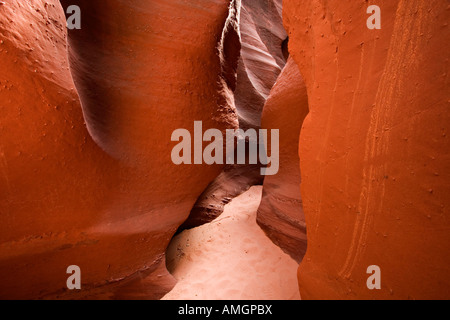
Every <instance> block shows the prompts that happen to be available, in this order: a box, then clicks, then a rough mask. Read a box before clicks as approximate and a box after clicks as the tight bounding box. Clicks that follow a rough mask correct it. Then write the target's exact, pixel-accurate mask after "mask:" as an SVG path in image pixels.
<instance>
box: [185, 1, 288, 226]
mask: <svg viewBox="0 0 450 320" xmlns="http://www.w3.org/2000/svg"><path fill="white" fill-rule="evenodd" d="M235 4H236V13H237V17H238V21H239V23H238V26H237V27H238V28H237V30H238V33H239V43H238V44H236V43H235V44H234V45H230V46H229V47H235V48H238V49H239V53H240V56H239V64H238V66H237V70H236V76H237V79H236V86H235V87H234V89H235V90H234V101H235V105H236V112H237V115H238V118H239V127H240V128H241V129H243V130H247V129H249V128H253V129H259V128H260V127H261V116H262V111H263V108H264V104H265V102H266V100H267V98H268V96H269V93H270V89H271V88H272V87H273V85H274V84H275V81H276V80H277V77H278V75H279V74H280V72H281V70H282V69H283V68H284V65H285V64H286V60H285V57H284V55H283V41H284V40H285V39H286V37H287V34H286V31H285V30H284V28H283V21H282V17H281V14H282V1H281V0H270V1H254V0H241V1H236V3H235ZM232 60H233V59H232ZM233 61H234V60H233ZM263 181H264V176H262V175H261V174H260V165H228V166H226V167H225V169H224V170H223V172H222V173H221V174H220V175H219V176H218V177H217V179H215V180H214V181H213V182H212V183H211V184H210V185H209V186H208V188H207V189H206V190H205V191H204V192H203V194H202V195H201V196H200V198H199V199H198V201H197V202H196V204H195V205H194V208H193V209H192V211H191V214H190V216H189V218H188V219H187V220H186V222H185V223H184V224H183V225H182V226H181V228H180V229H189V228H193V227H197V226H200V225H202V224H204V223H208V222H211V221H213V220H214V219H216V218H217V217H218V216H220V215H221V214H222V212H223V209H224V206H225V204H227V203H228V202H230V201H231V200H232V199H233V198H235V197H237V196H239V195H240V194H242V193H243V192H245V191H247V190H248V189H249V188H250V187H251V186H253V185H261V184H262V183H263Z"/></svg>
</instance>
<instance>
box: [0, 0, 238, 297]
mask: <svg viewBox="0 0 450 320" xmlns="http://www.w3.org/2000/svg"><path fill="white" fill-rule="evenodd" d="M62 2H63V4H64V5H65V4H71V3H69V1H62ZM78 5H79V6H80V7H81V10H82V29H81V30H73V31H71V32H70V41H69V42H70V47H69V48H68V47H67V39H66V38H67V37H66V28H65V17H64V14H63V9H62V8H61V5H60V4H59V2H58V1H56V0H48V1H45V2H40V1H38V2H33V3H28V2H26V3H25V2H23V1H18V0H11V1H8V2H5V3H3V4H1V5H0V40H1V42H0V56H1V61H2V62H1V66H0V68H1V72H0V83H1V84H0V108H1V114H2V116H1V118H0V132H1V135H0V159H1V161H0V171H1V174H0V298H7V299H13V298H87V297H89V298H98V297H100V298H158V297H161V296H162V295H163V294H165V293H166V292H167V291H168V290H169V289H170V288H171V287H172V286H173V284H174V280H173V278H172V277H171V276H170V275H169V274H168V273H167V271H166V269H165V266H164V251H165V249H166V247H167V245H168V243H169V241H170V239H171V237H172V235H173V233H174V232H175V230H176V229H177V228H178V226H179V225H180V224H181V223H182V221H183V220H185V219H186V217H187V216H188V214H189V210H190V209H191V208H192V206H193V204H194V202H195V200H196V199H197V198H198V196H199V195H200V193H201V192H202V191H203V190H204V189H205V188H206V186H207V185H208V184H209V183H210V182H211V181H212V180H213V179H214V178H215V177H216V176H217V174H218V173H219V172H220V171H221V169H222V168H221V167H219V166H212V167H210V166H175V165H173V164H172V161H171V158H170V156H171V150H172V148H173V147H174V145H175V144H176V143H171V141H170V139H171V134H172V132H173V130H175V129H178V128H186V129H189V130H191V131H192V128H193V124H194V121H195V120H203V126H204V128H205V129H207V128H209V127H214V128H222V129H225V128H234V127H235V126H236V124H237V117H236V115H235V113H234V106H233V105H232V104H229V103H228V101H229V100H230V99H229V98H230V97H229V89H228V88H227V86H226V85H224V83H227V81H229V79H227V80H225V75H224V74H223V72H224V70H225V69H226V68H224V66H222V65H221V62H220V59H219V52H218V50H217V47H220V46H219V44H220V43H221V39H222V38H223V35H222V31H223V28H224V25H225V21H226V19H227V17H228V5H229V2H228V1H222V0H196V1H189V2H174V1H163V0H159V1H149V2H146V3H143V2H142V1H127V2H124V1H107V2H97V1H94V2H92V1H78ZM64 7H65V6H64ZM200 25H201V26H202V28H201V29H200V28H199V27H198V26H200ZM221 49H224V48H221ZM68 52H69V53H70V66H69V61H68V57H67V56H68V54H67V53H68ZM226 70H228V69H226ZM72 75H73V77H74V79H75V83H76V86H75V85H74V82H73V80H72ZM78 96H80V98H81V103H82V105H83V112H84V116H85V119H86V124H87V127H88V129H89V132H88V130H87V129H86V126H85V123H84V121H85V120H84V118H83V113H82V108H81V103H80V99H79V98H78ZM70 265H78V266H80V267H81V271H82V288H83V290H82V291H81V293H79V294H77V293H74V292H68V291H67V289H66V279H67V277H68V276H69V275H67V274H66V269H67V267H68V266H70Z"/></svg>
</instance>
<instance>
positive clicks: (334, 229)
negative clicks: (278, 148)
mask: <svg viewBox="0 0 450 320" xmlns="http://www.w3.org/2000/svg"><path fill="white" fill-rule="evenodd" d="M370 4H376V5H378V6H380V8H381V13H382V28H381V30H369V29H368V28H367V27H366V20H367V18H368V17H369V15H368V14H366V10H367V7H368V6H369V5H370ZM449 9H450V8H449V3H448V1H445V0H429V1H421V0H395V1H393V0H379V1H376V2H375V1H362V0H360V1H341V0H329V1H320V0H285V1H284V21H285V26H286V28H287V29H288V31H289V36H290V45H289V47H290V52H291V54H292V56H293V58H294V60H295V61H296V62H297V64H298V66H299V68H300V71H301V73H302V75H303V76H304V79H305V82H306V86H307V90H308V96H309V105H310V114H309V116H308V117H307V118H306V120H305V123H304V127H303V130H302V132H301V139H300V144H299V145H300V158H301V170H302V186H301V188H302V197H303V203H304V210H305V215H306V222H307V228H308V252H307V254H306V256H305V259H304V260H303V263H302V264H301V267H300V270H299V283H300V291H301V294H302V297H303V298H304V299H356V298H367V299H372V298H375V299H422V298H425V299H431V298H441V299H448V298H450V267H449V265H450V258H449V255H448V253H449V250H450V234H449V227H450V224H449V220H448V215H449V212H448V208H449V204H450V198H449V197H448V195H449V194H450V179H449V178H450V177H449V175H450V165H449V163H450V162H449V152H450V145H449V139H448V128H449V124H450V113H449V112H448V109H449V104H450V100H449V92H450V90H449V89H450V88H449V77H448V70H449V65H448V61H449V42H448V39H449V27H448V21H449V18H450V16H449V15H450V10H449ZM371 265H378V266H379V267H380V268H381V284H382V288H381V290H373V291H371V290H368V288H367V286H366V280H367V278H368V277H369V275H368V274H366V271H367V268H368V266H371Z"/></svg>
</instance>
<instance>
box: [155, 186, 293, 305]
mask: <svg viewBox="0 0 450 320" xmlns="http://www.w3.org/2000/svg"><path fill="white" fill-rule="evenodd" d="M261 195H262V187H260V186H258V187H252V188H251V189H250V190H249V191H247V192H246V193H244V194H242V195H241V196H239V197H238V198H235V199H234V200H233V201H232V202H231V203H229V204H228V205H227V206H226V207H225V211H224V213H223V214H222V215H221V216H220V217H219V218H218V219H216V220H215V221H213V222H212V223H209V224H206V225H203V226H201V227H198V228H195V229H191V230H186V231H184V232H182V233H181V234H179V235H177V236H176V237H175V238H174V240H173V241H172V243H171V245H170V247H169V248H168V250H167V267H168V269H169V271H170V272H171V273H172V274H173V276H174V277H175V278H176V279H177V280H178V283H177V285H176V286H175V288H174V289H173V290H172V291H171V292H170V293H168V294H167V295H166V296H165V297H164V298H163V300H181V299H183V300H184V299H186V300H225V299H226V300H299V299H300V295H299V290H298V284H297V278H296V277H297V267H298V264H297V263H296V262H295V261H294V260H293V259H292V258H291V257H290V256H289V255H287V254H285V253H284V252H283V251H282V250H281V249H280V248H279V247H277V246H276V245H274V244H273V243H272V242H271V241H270V240H269V238H267V236H266V235H265V234H264V232H263V231H262V230H261V228H260V227H259V226H258V225H257V223H256V211H257V209H258V205H259V203H260V201H261Z"/></svg>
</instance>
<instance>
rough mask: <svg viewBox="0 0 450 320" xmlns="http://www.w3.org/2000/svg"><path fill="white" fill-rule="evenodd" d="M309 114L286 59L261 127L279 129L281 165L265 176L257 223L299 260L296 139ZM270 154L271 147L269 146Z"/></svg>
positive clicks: (302, 240)
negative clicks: (275, 170) (271, 174)
mask: <svg viewBox="0 0 450 320" xmlns="http://www.w3.org/2000/svg"><path fill="white" fill-rule="evenodd" d="M307 114H308V96H307V93H306V87H305V84H304V82H303V79H302V76H301V74H300V72H299V70H298V67H297V65H296V63H295V62H294V60H293V59H292V58H289V60H288V62H287V64H286V67H285V68H284V69H283V71H282V73H281V74H280V76H279V78H278V80H277V82H276V84H275V86H274V87H273V89H272V91H271V93H270V96H269V98H268V100H267V102H266V105H265V106H264V112H263V117H262V128H264V129H277V130H280V141H279V149H280V168H279V171H278V173H277V174H276V175H274V176H267V177H265V179H264V189H263V198H262V201H261V205H260V207H259V209H258V216H257V222H258V224H259V225H260V226H261V228H262V229H263V230H264V231H265V232H266V234H267V235H268V237H269V238H270V239H272V241H273V242H274V243H275V244H277V245H278V246H279V247H281V248H282V249H283V250H285V251H286V252H287V253H288V254H289V255H291V256H292V257H293V258H294V259H295V260H296V261H298V262H300V261H301V260H302V258H303V256H304V255H305V252H306V223H305V216H304V214H303V207H302V199H301V195H300V185H299V182H300V181H301V177H300V163H299V155H298V141H299V135H300V129H301V126H302V123H303V120H304V119H305V117H306V115H307ZM268 149H269V153H270V152H271V151H270V150H271V146H270V144H269V146H268Z"/></svg>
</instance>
